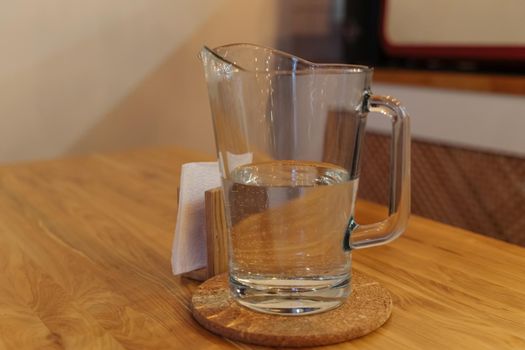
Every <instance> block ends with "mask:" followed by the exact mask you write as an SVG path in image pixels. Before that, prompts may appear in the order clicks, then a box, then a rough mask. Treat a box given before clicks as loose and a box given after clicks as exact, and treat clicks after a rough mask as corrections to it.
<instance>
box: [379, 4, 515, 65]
mask: <svg viewBox="0 0 525 350" xmlns="http://www.w3.org/2000/svg"><path fill="white" fill-rule="evenodd" d="M524 22H525V1H522V0H505V1H501V0H461V1H457V0H440V1H431V0H420V1H413V0H382V13H381V29H380V30H381V40H382V46H383V48H384V50H385V51H386V53H387V54H388V55H390V56H393V57H404V58H446V59H473V60H485V61H487V60H489V61H490V60H494V61H513V62H520V63H525V24H524Z"/></svg>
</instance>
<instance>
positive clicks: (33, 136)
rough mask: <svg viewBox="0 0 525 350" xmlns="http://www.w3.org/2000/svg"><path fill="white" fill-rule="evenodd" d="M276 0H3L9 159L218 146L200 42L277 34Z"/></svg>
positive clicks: (5, 150) (269, 40)
mask: <svg viewBox="0 0 525 350" xmlns="http://www.w3.org/2000/svg"><path fill="white" fill-rule="evenodd" d="M276 11H277V1H275V0H251V1H242V0H199V1H190V0H155V1H148V0H139V1H128V0H112V1H105V0H92V1H67V0H49V1H31V0H21V1H11V2H8V1H5V2H2V10H1V11H0V52H1V54H0V163H2V162H14V161H23V160H32V159H41V158H55V157H61V156H64V155H70V154H78V153H89V152H96V151H114V150H121V149H125V148H130V147H131V148H134V147H140V146H149V145H156V144H179V145H184V146H186V147H190V148H195V149H198V150H203V151H208V152H212V150H213V147H214V143H213V133H212V129H211V120H210V116H209V113H208V102H207V96H206V88H205V85H204V79H203V73H202V69H201V67H200V63H199V60H198V58H197V54H198V52H199V50H200V48H201V47H202V45H204V44H207V45H210V46H212V47H213V46H217V45H221V44H224V43H230V42H243V41H249V42H257V43H260V44H262V45H268V46H272V45H274V42H275V37H276V35H277V20H278V16H277V15H276Z"/></svg>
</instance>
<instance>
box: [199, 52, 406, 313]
mask: <svg viewBox="0 0 525 350" xmlns="http://www.w3.org/2000/svg"><path fill="white" fill-rule="evenodd" d="M201 59H202V62H203V64H204V68H205V76H206V81H207V83H208V93H209V99H210V105H211V112H212V116H213V124H214V130H215V140H216V145H217V154H218V159H219V163H220V168H221V174H222V184H223V190H224V195H225V196H224V197H225V209H226V217H227V223H228V228H229V274H230V288H231V293H232V295H233V297H234V298H235V300H236V301H237V302H239V303H240V304H242V305H244V306H247V307H249V308H252V309H255V310H258V311H262V312H267V313H276V314H283V315H303V314H309V313H315V312H321V311H325V310H329V309H332V308H335V307H337V306H339V305H340V304H341V303H342V302H344V300H345V299H346V298H347V297H348V295H349V293H350V292H351V252H352V250H353V249H359V248H365V247H371V246H374V245H379V244H384V243H388V242H390V241H392V240H393V239H395V238H396V237H398V236H399V235H400V234H401V233H402V232H403V231H404V229H405V227H406V224H407V220H408V217H409V212H410V162H409V159H410V136H409V118H408V115H407V113H406V111H405V109H404V108H403V107H402V106H401V105H400V104H399V102H398V101H396V100H395V99H393V98H391V97H384V96H377V95H374V94H372V92H371V91H370V83H371V78H372V69H370V68H368V67H365V66H356V65H336V64H314V63H311V62H308V61H305V60H303V59H300V58H298V57H295V56H292V55H289V54H286V53H283V52H280V51H277V50H273V49H269V48H264V47H259V46H255V45H249V44H234V45H227V46H221V47H218V48H216V49H214V50H210V49H208V48H204V49H203V50H202V52H201ZM370 111H372V112H379V113H380V114H382V115H384V116H386V117H387V118H389V119H390V120H391V122H392V143H391V145H392V152H391V157H392V158H391V162H390V203H389V216H388V218H387V219H386V220H384V221H382V222H378V223H375V224H371V225H362V226H360V225H358V224H357V223H356V222H355V221H354V204H355V199H356V193H357V188H358V182H359V169H360V151H361V146H362V141H363V137H364V133H365V125H366V119H367V114H368V112H370Z"/></svg>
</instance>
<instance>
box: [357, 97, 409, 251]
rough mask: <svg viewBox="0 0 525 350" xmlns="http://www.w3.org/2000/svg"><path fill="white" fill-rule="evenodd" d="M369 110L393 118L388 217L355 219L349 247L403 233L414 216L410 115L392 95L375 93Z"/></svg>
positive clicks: (365, 245)
mask: <svg viewBox="0 0 525 350" xmlns="http://www.w3.org/2000/svg"><path fill="white" fill-rule="evenodd" d="M368 103H369V111H370V112H378V113H381V114H383V115H386V116H387V117H389V118H390V120H391V121H392V142H391V152H390V154H391V158H390V188H389V192H390V194H389V208H388V218H386V219H385V220H383V221H380V222H376V223H374V224H369V225H358V224H357V223H356V222H355V221H353V220H351V223H350V225H349V230H348V231H349V232H348V233H349V236H350V237H348V238H349V239H348V240H347V242H348V243H347V248H350V249H360V248H367V247H371V246H376V245H380V244H385V243H388V242H390V241H392V240H394V239H396V238H397V237H399V236H400V235H401V234H402V233H403V231H405V228H406V226H407V223H408V217H409V216H410V119H409V117H408V113H407V111H406V109H405V108H404V107H403V106H402V105H401V103H400V102H399V101H398V100H396V99H395V98H393V97H390V96H378V95H371V96H369V98H368Z"/></svg>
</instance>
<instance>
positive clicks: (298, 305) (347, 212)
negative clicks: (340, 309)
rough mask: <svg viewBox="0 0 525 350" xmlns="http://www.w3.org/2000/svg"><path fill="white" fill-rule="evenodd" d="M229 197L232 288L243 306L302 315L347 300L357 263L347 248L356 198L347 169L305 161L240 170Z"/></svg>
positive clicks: (227, 188)
mask: <svg viewBox="0 0 525 350" xmlns="http://www.w3.org/2000/svg"><path fill="white" fill-rule="evenodd" d="M224 189H225V194H226V210H227V211H229V214H230V215H229V216H228V217H229V218H230V222H229V223H228V224H229V227H230V230H231V235H230V259H231V261H230V282H231V284H230V285H231V289H232V293H234V295H235V296H236V297H237V300H238V301H239V302H240V303H241V304H244V305H246V306H248V307H250V308H254V309H257V310H259V311H263V312H270V313H281V314H304V313H314V312H321V311H325V310H328V309H331V308H334V307H337V306H338V305H340V304H341V303H342V302H343V301H344V300H345V299H346V297H347V296H348V293H349V280H350V263H351V260H350V256H349V255H350V252H349V251H347V250H346V249H345V248H344V243H343V242H344V237H345V234H346V232H347V227H348V224H349V220H350V218H351V217H352V215H353V206H354V202H355V194H356V191H357V179H350V178H349V174H348V171H347V170H346V169H344V168H341V167H338V166H336V165H333V164H327V163H316V162H302V161H272V162H265V163H258V164H250V165H245V166H240V167H238V168H236V169H234V170H233V172H232V173H231V175H230V178H229V179H227V180H225V182H224ZM276 296H278V298H276ZM283 296H284V298H283Z"/></svg>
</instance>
